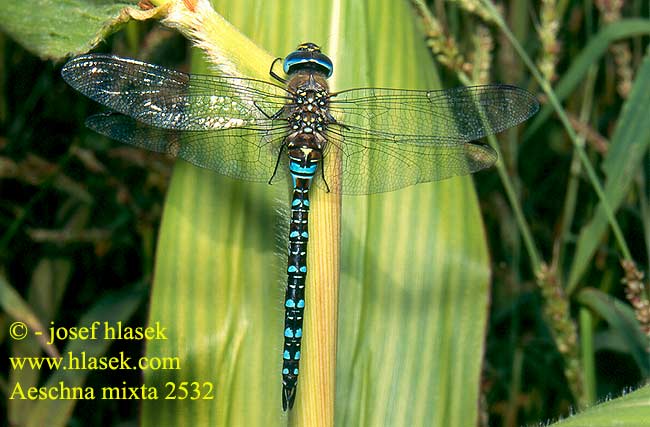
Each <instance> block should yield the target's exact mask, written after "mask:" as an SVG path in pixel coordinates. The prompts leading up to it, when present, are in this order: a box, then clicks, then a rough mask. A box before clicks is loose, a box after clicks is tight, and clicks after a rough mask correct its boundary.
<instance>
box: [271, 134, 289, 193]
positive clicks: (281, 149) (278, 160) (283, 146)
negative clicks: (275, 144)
mask: <svg viewBox="0 0 650 427" xmlns="http://www.w3.org/2000/svg"><path fill="white" fill-rule="evenodd" d="M286 146H287V143H286V141H285V142H283V143H282V145H281V146H280V152H279V153H278V159H277V160H276V161H275V167H274V168H273V174H272V175H271V178H270V179H269V185H272V184H273V178H275V174H276V173H277V172H278V166H279V165H280V159H281V158H282V152H283V151H284V148H285V147H286Z"/></svg>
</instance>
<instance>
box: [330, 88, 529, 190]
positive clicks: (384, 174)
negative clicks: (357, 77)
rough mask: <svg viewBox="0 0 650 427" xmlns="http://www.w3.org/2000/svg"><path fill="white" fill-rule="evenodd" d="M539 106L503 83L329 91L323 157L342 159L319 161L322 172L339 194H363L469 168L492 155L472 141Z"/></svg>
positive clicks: (480, 166)
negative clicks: (329, 121) (430, 88)
mask: <svg viewBox="0 0 650 427" xmlns="http://www.w3.org/2000/svg"><path fill="white" fill-rule="evenodd" d="M538 108H539V104H538V103H537V101H536V100H535V98H534V97H533V96H532V95H531V94H529V93H528V92H526V91H525V90H523V89H520V88H517V87H514V86H507V85H488V86H476V87H459V88H454V89H447V90H437V91H411V90H398V89H373V88H366V89H351V90H348V91H343V92H339V93H336V94H332V98H331V103H330V111H331V113H332V115H333V116H334V117H335V118H336V119H337V121H338V124H331V125H330V126H329V128H328V129H327V138H328V141H329V145H328V150H327V152H326V157H330V158H335V157H340V159H341V163H340V166H337V163H336V162H335V161H330V162H328V161H327V160H326V162H325V177H326V180H327V181H328V183H329V182H330V181H331V182H333V183H335V184H336V183H339V182H340V183H341V184H340V185H341V187H342V189H341V192H342V193H344V194H370V193H378V192H384V191H392V190H395V189H398V188H402V187H406V186H409V185H413V184H417V183H419V182H429V181H437V180H441V179H445V178H449V177H452V176H456V175H466V174H469V173H472V172H476V171H478V170H481V169H484V168H487V167H489V166H491V165H493V164H494V162H496V160H497V155H496V153H495V152H494V150H493V149H492V148H490V147H489V146H487V145H483V144H479V143H475V142H472V141H473V140H476V139H479V138H482V137H484V136H486V135H489V134H494V133H497V132H501V131H503V130H505V129H507V128H509V127H512V126H515V125H517V124H519V123H521V122H523V121H524V120H526V119H528V118H529V117H530V116H532V115H533V114H535V112H536V111H537V110H538ZM343 177H345V179H343ZM331 187H332V188H335V187H336V185H332V186H331Z"/></svg>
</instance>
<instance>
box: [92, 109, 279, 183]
mask: <svg viewBox="0 0 650 427" xmlns="http://www.w3.org/2000/svg"><path fill="white" fill-rule="evenodd" d="M86 126H88V127H89V128H91V129H93V130H94V131H96V132H99V133H101V134H103V135H106V136H107V137H109V138H112V139H116V140H118V141H121V142H124V143H127V144H131V145H134V146H136V147H142V148H146V149H148V150H152V151H156V152H159V153H166V154H169V155H172V156H175V157H180V158H182V159H184V160H187V161H188V162H190V163H192V164H194V165H196V166H200V167H203V168H207V169H211V170H214V171H216V172H218V173H220V174H222V175H226V176H229V177H231V178H235V179H241V180H246V181H268V180H269V179H270V178H271V177H272V176H273V172H274V169H275V164H276V161H277V160H278V158H279V155H280V153H279V150H280V146H281V142H280V140H281V139H282V138H283V137H284V135H285V133H286V131H285V129H284V127H282V126H278V127H275V128H268V129H266V130H265V131H264V132H260V131H259V130H258V129H246V128H237V129H224V130H221V131H219V132H214V131H211V130H190V131H179V130H176V129H163V128H155V127H151V126H149V125H147V124H144V123H141V122H139V121H136V120H134V119H133V118H131V117H128V116H125V115H123V114H119V113H105V114H96V115H94V116H91V117H89V118H88V119H87V120H86ZM284 176H285V174H284V171H281V173H279V174H278V177H277V180H276V179H275V178H274V180H273V182H274V183H276V181H282V180H283V179H284Z"/></svg>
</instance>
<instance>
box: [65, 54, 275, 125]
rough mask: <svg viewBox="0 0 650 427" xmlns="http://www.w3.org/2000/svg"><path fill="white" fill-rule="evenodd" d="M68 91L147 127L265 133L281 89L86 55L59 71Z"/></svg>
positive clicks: (224, 77)
mask: <svg viewBox="0 0 650 427" xmlns="http://www.w3.org/2000/svg"><path fill="white" fill-rule="evenodd" d="M61 75H62V76H63V78H64V79H65V81H66V82H68V84H70V86H72V87H73V88H75V89H76V90H78V91H79V92H81V93H83V94H84V95H86V96H87V97H89V98H91V99H93V100H94V101H97V102H99V103H100V104H103V105H105V106H107V107H108V108H110V109H112V110H114V111H117V112H119V113H122V114H125V115H127V116H130V117H133V118H134V119H136V120H138V121H140V122H143V123H146V124H149V125H151V126H155V127H160V128H166V129H179V130H208V129H212V130H223V129H232V128H244V127H245V128H248V129H256V128H259V129H261V130H266V129H267V128H268V126H269V125H268V122H269V121H270V120H271V119H270V118H269V117H270V116H272V115H273V114H275V113H276V112H278V111H279V110H280V109H281V108H283V107H284V105H285V103H286V101H287V96H288V94H287V92H286V90H285V89H284V88H282V87H280V86H276V85H274V84H271V83H268V82H264V81H261V80H254V79H246V78H239V77H230V76H224V75H194V74H186V73H182V72H179V71H175V70H171V69H169V68H165V67H161V66H158V65H153V64H148V63H146V62H140V61H136V60H133V59H126V58H120V57H117V56H113V55H103V54H89V55H82V56H78V57H76V58H73V59H72V60H70V61H69V62H68V63H67V64H66V65H65V66H64V67H63V69H62V70H61Z"/></svg>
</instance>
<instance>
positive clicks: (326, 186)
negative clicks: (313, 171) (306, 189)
mask: <svg viewBox="0 0 650 427" xmlns="http://www.w3.org/2000/svg"><path fill="white" fill-rule="evenodd" d="M320 176H321V178H323V182H324V183H325V189H326V190H327V192H328V193H329V192H330V186H329V184H327V180H326V179H325V168H324V167H322V168H320Z"/></svg>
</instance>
